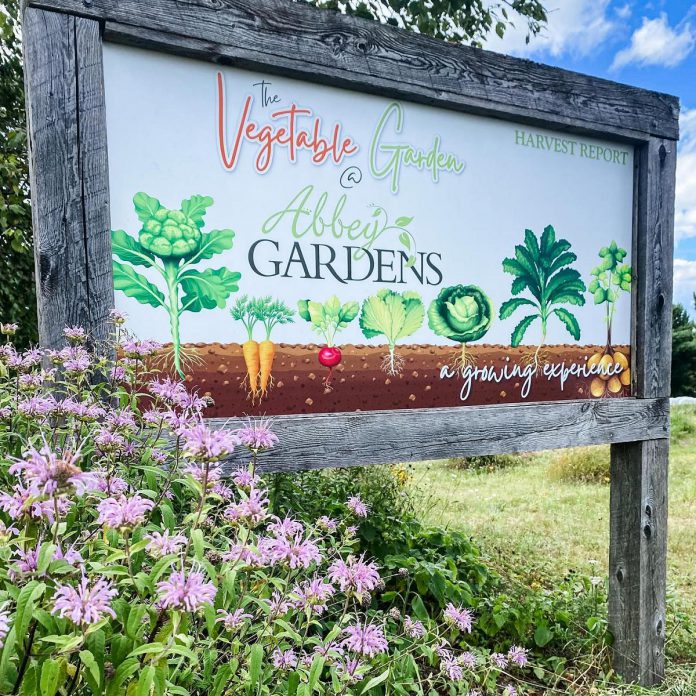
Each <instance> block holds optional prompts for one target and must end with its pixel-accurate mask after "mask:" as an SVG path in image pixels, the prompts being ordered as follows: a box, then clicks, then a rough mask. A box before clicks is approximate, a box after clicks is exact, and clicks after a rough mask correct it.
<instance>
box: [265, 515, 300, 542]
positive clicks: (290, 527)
mask: <svg viewBox="0 0 696 696" xmlns="http://www.w3.org/2000/svg"><path fill="white" fill-rule="evenodd" d="M268 531H269V532H271V533H272V534H273V536H276V537H283V538H286V537H291V536H295V534H299V533H301V532H302V531H304V527H303V526H302V524H301V523H300V522H297V521H295V520H293V519H292V518H291V517H286V518H285V519H283V520H281V519H280V518H279V517H274V518H273V522H269V524H268Z"/></svg>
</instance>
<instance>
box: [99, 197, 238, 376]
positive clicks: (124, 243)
mask: <svg viewBox="0 0 696 696" xmlns="http://www.w3.org/2000/svg"><path fill="white" fill-rule="evenodd" d="M212 204H213V199H212V198H210V197H209V196H191V198H187V199H186V200H183V201H182V202H181V206H180V209H179V210H169V209H168V208H165V207H164V206H163V205H162V204H161V203H160V202H159V200H158V199H157V198H153V197H152V196H149V195H148V194H146V193H143V192H142V191H141V192H139V193H136V194H135V196H134V197H133V205H134V207H135V212H136V214H137V216H138V219H139V220H140V222H141V223H142V226H141V228H140V231H139V232H138V239H135V238H134V237H131V236H130V235H129V234H127V233H126V232H125V231H124V230H113V231H112V233H111V243H112V250H113V253H114V255H115V256H117V257H118V258H119V259H120V261H116V260H114V262H113V264H114V265H113V268H114V287H115V289H116V290H120V291H121V292H123V293H124V294H125V295H127V296H128V297H131V298H133V299H134V300H136V301H137V302H140V303H141V304H147V305H150V306H151V307H161V308H163V309H164V310H165V311H166V312H167V314H168V315H169V325H170V331H171V337H172V344H173V346H174V367H175V369H176V371H177V372H178V373H179V374H180V375H181V376H182V377H183V374H184V373H183V370H182V362H181V338H180V319H181V315H182V314H183V313H184V312H200V311H202V310H204V309H215V308H218V309H222V308H224V307H225V304H226V303H227V299H228V298H229V296H230V295H231V294H232V293H233V292H237V290H238V289H239V286H238V282H239V279H240V278H241V275H240V274H239V273H237V272H235V271H230V270H229V269H227V268H216V269H212V268H206V269H204V270H198V269H196V268H194V266H195V264H197V263H198V262H199V261H203V260H206V259H211V258H213V256H216V255H217V254H220V253H222V252H223V251H227V250H228V249H231V248H232V246H233V243H234V232H233V231H232V230H228V229H224V230H212V231H211V232H207V233H204V232H203V231H202V227H203V225H204V217H205V214H206V211H207V209H208V208H209V207H210V206H211V205H212ZM134 266H143V267H145V268H149V269H152V270H154V271H156V272H157V273H158V274H159V275H160V276H161V277H162V281H163V285H164V288H165V291H164V292H163V291H162V289H160V288H159V287H158V286H157V285H155V284H154V283H152V282H151V281H150V280H148V279H147V278H146V277H145V276H144V275H142V274H140V273H138V272H137V271H136V270H135V268H133V267H134Z"/></svg>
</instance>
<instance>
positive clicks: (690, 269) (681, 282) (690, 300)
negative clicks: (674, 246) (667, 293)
mask: <svg viewBox="0 0 696 696" xmlns="http://www.w3.org/2000/svg"><path fill="white" fill-rule="evenodd" d="M695 292H696V261H687V260H686V259H674V304H678V303H679V304H682V305H684V307H686V308H687V309H688V310H689V312H690V313H691V314H693V312H694V293H695Z"/></svg>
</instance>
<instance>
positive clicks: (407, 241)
mask: <svg viewBox="0 0 696 696" xmlns="http://www.w3.org/2000/svg"><path fill="white" fill-rule="evenodd" d="M399 241H400V242H401V243H402V244H403V245H404V246H405V247H406V248H407V249H408V250H409V251H410V250H411V238H410V237H409V236H408V235H407V234H406V232H402V233H401V234H400V235H399Z"/></svg>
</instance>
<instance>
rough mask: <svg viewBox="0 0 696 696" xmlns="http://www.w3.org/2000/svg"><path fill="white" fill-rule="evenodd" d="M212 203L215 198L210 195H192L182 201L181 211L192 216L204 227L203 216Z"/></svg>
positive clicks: (199, 225)
mask: <svg viewBox="0 0 696 696" xmlns="http://www.w3.org/2000/svg"><path fill="white" fill-rule="evenodd" d="M211 205H213V199H212V198H211V197H210V196H191V198H187V199H186V200H184V201H181V212H182V213H183V214H184V215H186V217H189V218H191V220H193V221H194V222H195V223H196V225H198V227H203V217H204V216H205V214H206V211H207V210H208V208H210V206H211Z"/></svg>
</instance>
